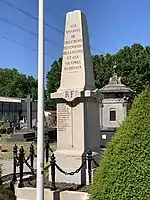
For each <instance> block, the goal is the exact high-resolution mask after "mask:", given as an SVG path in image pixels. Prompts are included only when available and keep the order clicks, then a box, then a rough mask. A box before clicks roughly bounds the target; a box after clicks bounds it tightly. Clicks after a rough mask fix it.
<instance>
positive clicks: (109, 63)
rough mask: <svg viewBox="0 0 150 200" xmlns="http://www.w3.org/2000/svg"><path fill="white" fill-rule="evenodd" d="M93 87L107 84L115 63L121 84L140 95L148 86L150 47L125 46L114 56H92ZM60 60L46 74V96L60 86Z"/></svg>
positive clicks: (149, 77)
mask: <svg viewBox="0 0 150 200" xmlns="http://www.w3.org/2000/svg"><path fill="white" fill-rule="evenodd" d="M92 60H93V70H94V78H95V85H96V87H97V88H101V87H103V86H104V85H106V84H108V81H109V78H110V76H111V75H112V70H113V65H114V63H115V62H117V66H118V75H119V76H121V77H122V83H123V84H125V85H127V86H129V87H130V88H132V89H133V90H135V91H136V92H137V93H140V92H141V91H142V90H143V89H145V87H146V86H147V85H150V47H149V46H147V47H143V46H142V45H140V44H133V45H132V46H131V47H129V46H125V47H124V48H123V49H121V50H119V51H118V52H117V53H116V54H113V55H111V54H106V55H105V56H104V55H95V56H92ZM61 65H62V58H60V59H59V60H58V61H54V63H53V64H52V66H51V69H50V70H49V72H48V73H47V95H48V96H49V95H50V93H52V92H55V91H56V90H57V89H58V87H59V85H60V76H61Z"/></svg>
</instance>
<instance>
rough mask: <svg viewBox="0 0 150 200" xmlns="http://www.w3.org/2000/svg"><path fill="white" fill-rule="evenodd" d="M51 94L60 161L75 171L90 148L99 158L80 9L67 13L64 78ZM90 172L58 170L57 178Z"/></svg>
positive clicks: (78, 179)
mask: <svg viewBox="0 0 150 200" xmlns="http://www.w3.org/2000/svg"><path fill="white" fill-rule="evenodd" d="M51 98H52V99H56V100H57V150H56V152H55V156H56V161H57V164H58V165H59V166H60V167H61V168H62V169H63V170H64V171H67V172H72V171H75V170H76V169H77V168H79V167H80V166H81V164H82V163H83V160H84V159H85V156H86V152H87V150H88V148H91V149H92V152H93V156H94V158H95V159H96V160H98V157H99V152H100V133H99V132H100V130H99V104H98V94H97V89H95V82H94V76H93V66H92V57H91V53H90V46H89V36H88V28H87V22H86V16H85V15H84V14H83V13H82V12H81V11H79V10H76V11H73V12H69V13H67V14H66V27H65V37H64V51H63V63H62V71H61V82H60V87H59V89H58V90H57V92H56V93H52V94H51ZM87 174H88V173H87V168H86V167H84V168H83V169H82V170H81V171H80V172H79V173H77V174H75V175H74V176H70V177H68V176H65V175H64V174H62V173H60V172H59V171H58V170H56V181H57V182H69V183H70V182H71V183H76V184H86V183H87V182H86V181H87V178H88V177H87ZM50 178H51V176H50Z"/></svg>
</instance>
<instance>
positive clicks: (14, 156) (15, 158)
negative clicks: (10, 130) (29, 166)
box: [12, 144, 18, 182]
mask: <svg viewBox="0 0 150 200" xmlns="http://www.w3.org/2000/svg"><path fill="white" fill-rule="evenodd" d="M17 152H18V147H17V145H16V144H15V146H14V147H13V177H12V181H13V182H15V181H16V180H17V178H16V168H17Z"/></svg>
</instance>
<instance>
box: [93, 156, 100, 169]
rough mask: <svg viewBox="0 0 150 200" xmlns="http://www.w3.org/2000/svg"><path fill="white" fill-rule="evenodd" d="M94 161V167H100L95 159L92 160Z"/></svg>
mask: <svg viewBox="0 0 150 200" xmlns="http://www.w3.org/2000/svg"><path fill="white" fill-rule="evenodd" d="M92 161H93V162H94V165H95V166H96V167H99V164H98V163H97V162H96V160H95V159H94V158H93V159H92Z"/></svg>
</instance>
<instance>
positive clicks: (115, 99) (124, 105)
mask: <svg viewBox="0 0 150 200" xmlns="http://www.w3.org/2000/svg"><path fill="white" fill-rule="evenodd" d="M99 92H100V94H101V95H102V96H103V98H102V100H101V102H100V108H99V109H100V132H101V135H102V137H101V138H102V141H103V140H106V141H107V140H109V139H110V138H111V137H112V135H113V133H114V131H115V129H116V128H117V127H119V125H120V124H121V123H122V121H123V120H124V119H125V117H126V115H127V114H128V111H129V110H130V108H131V105H132V100H133V98H134V94H135V92H134V91H133V90H132V89H130V88H129V87H127V86H125V85H124V84H122V83H121V77H118V75H117V72H116V65H115V66H114V73H113V76H112V77H111V78H110V79H109V83H108V84H107V85H105V86H104V87H103V88H101V89H99Z"/></svg>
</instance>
